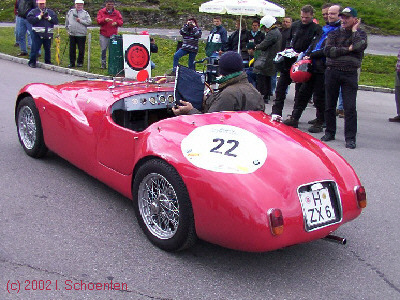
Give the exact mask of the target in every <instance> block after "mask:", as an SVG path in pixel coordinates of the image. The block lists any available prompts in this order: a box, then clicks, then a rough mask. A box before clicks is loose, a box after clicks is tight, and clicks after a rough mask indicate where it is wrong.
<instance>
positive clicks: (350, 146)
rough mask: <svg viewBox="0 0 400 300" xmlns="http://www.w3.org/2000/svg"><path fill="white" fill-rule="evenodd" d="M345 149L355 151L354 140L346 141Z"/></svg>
mask: <svg viewBox="0 0 400 300" xmlns="http://www.w3.org/2000/svg"><path fill="white" fill-rule="evenodd" d="M346 148H349V149H356V141H355V140H348V141H346Z"/></svg>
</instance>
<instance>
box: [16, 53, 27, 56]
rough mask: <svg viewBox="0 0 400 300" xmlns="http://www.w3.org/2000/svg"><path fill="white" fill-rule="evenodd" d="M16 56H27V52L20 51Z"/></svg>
mask: <svg viewBox="0 0 400 300" xmlns="http://www.w3.org/2000/svg"><path fill="white" fill-rule="evenodd" d="M17 56H28V52H20V53H18V54H17Z"/></svg>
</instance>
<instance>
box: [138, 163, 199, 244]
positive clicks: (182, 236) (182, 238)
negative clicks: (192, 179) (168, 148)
mask: <svg viewBox="0 0 400 300" xmlns="http://www.w3.org/2000/svg"><path fill="white" fill-rule="evenodd" d="M132 196H133V201H134V202H133V203H134V207H135V213H136V217H137V219H138V222H139V225H140V227H141V228H142V230H143V231H144V233H145V234H146V236H147V238H148V239H149V240H150V241H151V242H152V243H153V244H154V245H156V246H157V247H159V248H161V249H163V250H166V251H179V250H183V249H186V248H189V247H191V246H192V245H193V244H194V243H195V242H196V239H197V236H196V230H195V226H194V216H193V210H192V204H191V201H190V198H189V193H188V191H187V188H186V185H185V183H184V182H183V180H182V178H181V176H180V175H179V173H178V172H177V171H176V169H175V168H174V167H173V166H171V165H169V164H168V163H167V162H165V161H163V160H161V159H151V160H149V161H147V162H145V163H143V165H141V166H140V167H139V168H138V170H137V172H136V175H135V179H134V182H133V186H132Z"/></svg>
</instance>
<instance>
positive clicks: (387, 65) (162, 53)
mask: <svg viewBox="0 0 400 300" xmlns="http://www.w3.org/2000/svg"><path fill="white" fill-rule="evenodd" d="M56 32H57V30H56ZM59 32H60V39H61V42H60V58H61V63H60V66H62V67H67V66H68V64H69V59H68V57H69V48H68V45H67V41H68V34H67V32H66V30H65V29H64V28H60V31H59ZM89 32H90V33H91V35H92V45H91V55H90V66H91V67H90V72H91V73H95V74H102V75H107V74H108V73H107V70H103V69H101V68H100V52H101V51H100V44H99V30H98V29H93V30H89ZM122 33H123V32H122ZM154 39H155V41H156V43H157V45H158V53H155V54H152V56H151V59H152V61H153V62H154V63H155V64H156V68H155V69H154V70H153V71H152V75H153V76H157V75H163V74H165V73H166V72H168V71H170V70H171V69H172V58H173V55H174V53H175V50H176V41H174V40H171V39H164V38H161V37H158V36H154ZM14 43H15V37H14V28H10V27H5V28H0V52H2V53H5V54H9V55H13V56H16V55H17V54H18V53H19V52H20V50H19V47H14ZM199 48H200V50H199V53H198V54H197V57H196V60H200V59H202V58H204V57H205V52H204V42H201V43H200V47H199ZM86 51H87V45H86ZM55 53H56V50H55V43H54V41H53V43H52V49H51V55H52V62H53V63H54V64H55V63H56V60H55ZM40 60H43V56H42V58H40ZM396 61H397V58H396V57H394V56H381V55H370V54H367V55H365V57H364V59H363V63H362V68H361V75H360V84H362V85H370V86H377V87H385V88H394V78H395V77H394V75H395V71H396ZM187 62H188V57H187V56H184V57H183V58H182V59H181V60H180V63H181V64H183V65H187ZM197 68H198V70H200V69H201V68H202V66H201V65H199V66H198V67H197ZM82 70H85V71H86V70H87V53H86V54H85V62H84V66H83V68H82Z"/></svg>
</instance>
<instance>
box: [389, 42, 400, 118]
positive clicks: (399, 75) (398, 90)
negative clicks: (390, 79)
mask: <svg viewBox="0 0 400 300" xmlns="http://www.w3.org/2000/svg"><path fill="white" fill-rule="evenodd" d="M394 98H395V100H396V110H397V115H396V116H395V117H393V118H389V122H399V123H400V50H399V54H397V64H396V77H395V85H394Z"/></svg>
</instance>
